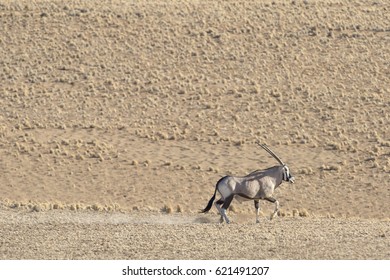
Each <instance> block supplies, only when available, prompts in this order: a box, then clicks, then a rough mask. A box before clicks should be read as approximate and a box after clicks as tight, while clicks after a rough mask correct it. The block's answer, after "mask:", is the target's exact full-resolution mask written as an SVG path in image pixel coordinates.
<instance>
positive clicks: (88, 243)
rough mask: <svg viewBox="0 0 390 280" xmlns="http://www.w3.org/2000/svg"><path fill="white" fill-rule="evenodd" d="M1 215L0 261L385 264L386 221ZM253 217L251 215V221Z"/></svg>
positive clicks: (389, 241)
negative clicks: (338, 261)
mask: <svg viewBox="0 0 390 280" xmlns="http://www.w3.org/2000/svg"><path fill="white" fill-rule="evenodd" d="M233 218H234V219H235V220H237V223H232V224H230V225H226V224H219V223H218V222H217V221H218V217H217V216H216V215H214V216H213V217H207V218H205V217H204V216H200V215H189V214H172V215H167V214H161V213H132V214H128V213H127V214H124V213H118V212H115V213H101V212H95V211H83V212H74V211H69V210H58V211H50V212H47V213H36V212H35V213H25V212H24V213H21V211H16V212H13V211H9V210H7V211H0V224H1V227H0V235H1V236H6V237H7V238H6V239H4V240H2V243H1V249H0V258H3V259H212V260H213V259H389V258H390V249H389V248H390V236H389V233H390V222H389V221H379V220H376V221H373V220H356V219H324V218H322V219H320V218H292V217H291V218H282V219H279V220H273V221H269V220H266V219H262V221H261V223H260V224H255V223H254V222H253V219H252V220H251V219H249V218H248V217H246V216H244V215H233ZM251 218H253V217H251Z"/></svg>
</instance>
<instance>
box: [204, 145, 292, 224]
mask: <svg viewBox="0 0 390 280" xmlns="http://www.w3.org/2000/svg"><path fill="white" fill-rule="evenodd" d="M256 144H258V145H259V146H260V147H262V148H263V149H264V150H266V151H267V152H268V153H269V154H270V155H271V156H273V157H274V158H275V159H276V160H277V161H278V162H279V163H280V165H278V166H274V167H270V168H268V169H265V170H256V171H254V172H252V173H250V174H248V175H246V176H244V177H234V176H225V177H222V178H221V179H220V180H219V181H218V182H217V185H216V187H215V191H214V195H213V196H212V197H211V199H210V201H209V203H208V204H207V206H206V208H205V209H203V210H201V212H202V213H206V212H208V211H209V210H210V209H211V206H212V204H213V201H214V199H215V195H216V193H217V191H218V192H219V193H220V195H221V198H220V199H219V200H217V201H216V202H215V206H216V207H217V209H218V212H219V213H220V214H221V223H222V222H223V219H225V221H226V223H228V224H229V223H230V221H229V218H228V217H227V215H226V210H227V209H228V207H229V205H230V203H231V202H232V200H233V198H236V199H237V200H239V201H245V200H253V201H254V203H255V208H256V223H259V222H260V220H259V212H260V207H259V200H260V199H263V200H267V201H269V202H272V203H275V211H274V212H273V213H272V215H271V219H272V218H274V217H275V215H276V214H277V213H278V211H279V202H278V201H277V200H276V199H275V198H273V197H272V195H273V193H274V190H275V189H276V188H277V187H278V186H279V185H280V184H281V183H282V182H283V181H287V182H290V183H294V177H293V176H292V175H291V173H290V170H289V168H288V167H287V165H286V164H285V163H284V162H283V161H282V160H281V159H280V158H279V157H278V156H277V155H276V154H275V153H274V152H272V151H271V149H270V148H268V147H267V145H265V144H260V143H258V142H256ZM221 205H222V207H221Z"/></svg>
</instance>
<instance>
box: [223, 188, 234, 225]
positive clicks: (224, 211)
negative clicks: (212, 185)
mask: <svg viewBox="0 0 390 280" xmlns="http://www.w3.org/2000/svg"><path fill="white" fill-rule="evenodd" d="M233 197H234V195H229V196H228V197H227V198H225V201H224V202H223V204H222V208H221V215H222V216H223V217H224V219H225V222H226V223H227V224H230V220H229V218H228V217H227V215H226V210H227V209H228V208H229V205H230V203H232V200H233Z"/></svg>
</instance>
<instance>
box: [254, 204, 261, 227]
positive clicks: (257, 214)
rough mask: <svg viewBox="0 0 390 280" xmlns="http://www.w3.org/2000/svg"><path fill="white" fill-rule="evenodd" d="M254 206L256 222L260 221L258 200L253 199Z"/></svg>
mask: <svg viewBox="0 0 390 280" xmlns="http://www.w3.org/2000/svg"><path fill="white" fill-rule="evenodd" d="M255 208H256V223H257V224H258V223H260V217H259V216H260V202H259V200H255Z"/></svg>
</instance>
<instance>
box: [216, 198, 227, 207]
mask: <svg viewBox="0 0 390 280" xmlns="http://www.w3.org/2000/svg"><path fill="white" fill-rule="evenodd" d="M224 202H225V201H224V200H223V199H222V198H220V199H218V200H217V201H216V202H215V203H216V204H218V205H221V204H223V203H224Z"/></svg>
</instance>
